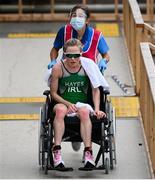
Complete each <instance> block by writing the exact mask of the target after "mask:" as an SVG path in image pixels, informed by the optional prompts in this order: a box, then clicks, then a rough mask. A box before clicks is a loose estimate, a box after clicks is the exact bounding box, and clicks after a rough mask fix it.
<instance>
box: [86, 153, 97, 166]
mask: <svg viewBox="0 0 155 180" xmlns="http://www.w3.org/2000/svg"><path fill="white" fill-rule="evenodd" d="M84 167H85V168H94V167H95V162H94V158H93V154H92V151H89V150H88V151H85V155H84Z"/></svg>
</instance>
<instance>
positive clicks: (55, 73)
mask: <svg viewBox="0 0 155 180" xmlns="http://www.w3.org/2000/svg"><path fill="white" fill-rule="evenodd" d="M61 71H62V70H61V64H60V63H58V64H56V65H55V66H53V69H52V81H51V86H50V91H51V96H52V98H53V99H54V100H55V101H56V102H58V103H62V104H65V105H66V106H67V107H68V113H72V112H76V111H77V108H76V107H75V105H74V104H72V103H70V102H69V101H66V100H65V99H63V98H62V97H61V96H60V95H58V93H57V92H58V86H59V84H58V83H59V78H60V77H61V74H62V72H61Z"/></svg>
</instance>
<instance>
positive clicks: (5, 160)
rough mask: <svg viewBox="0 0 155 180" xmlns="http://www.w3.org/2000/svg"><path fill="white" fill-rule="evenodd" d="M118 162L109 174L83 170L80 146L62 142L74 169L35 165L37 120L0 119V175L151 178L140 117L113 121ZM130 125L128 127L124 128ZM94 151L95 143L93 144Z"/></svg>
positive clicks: (18, 176)
mask: <svg viewBox="0 0 155 180" xmlns="http://www.w3.org/2000/svg"><path fill="white" fill-rule="evenodd" d="M116 127H117V131H116V153H117V165H116V167H115V168H114V170H111V171H110V172H109V174H108V175H106V174H104V171H93V172H82V171H79V170H78V168H79V167H81V166H82V164H81V159H82V150H83V148H82V147H81V149H80V151H78V152H74V151H73V150H72V148H71V145H70V143H67V142H66V143H63V145H62V149H63V158H64V161H65V163H66V165H68V166H72V167H73V168H74V171H73V172H66V173H64V172H63V173H62V172H57V171H49V173H48V175H44V173H43V172H42V171H41V170H40V168H39V166H38V121H18V122H17V121H0V179H34V178H35V179H40V178H41V179H45V178H46V179H49V178H52V179H58V178H64V179H68V178H69V179H73V178H79V179H81V178H84V179H93V178H94V179H97V178H98V179H101V178H105V179H148V178H151V176H150V172H149V166H148V161H147V156H146V150H145V145H144V139H143V134H142V130H141V126H140V123H139V120H137V119H117V121H116ZM127 129H129V131H127ZM93 148H94V155H95V154H96V152H97V150H98V146H97V145H95V144H93Z"/></svg>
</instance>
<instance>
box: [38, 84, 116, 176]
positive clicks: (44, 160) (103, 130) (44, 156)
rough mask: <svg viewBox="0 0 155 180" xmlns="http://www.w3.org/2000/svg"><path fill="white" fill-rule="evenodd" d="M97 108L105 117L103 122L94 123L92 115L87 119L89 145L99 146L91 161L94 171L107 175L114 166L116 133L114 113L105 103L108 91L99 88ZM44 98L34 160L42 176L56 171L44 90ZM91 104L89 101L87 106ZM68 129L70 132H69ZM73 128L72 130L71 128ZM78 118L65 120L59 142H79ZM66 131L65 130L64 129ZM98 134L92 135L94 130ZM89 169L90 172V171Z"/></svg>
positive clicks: (48, 103)
mask: <svg viewBox="0 0 155 180" xmlns="http://www.w3.org/2000/svg"><path fill="white" fill-rule="evenodd" d="M100 92H101V93H100V94H101V96H100V99H101V102H100V109H101V110H103V111H104V112H105V113H106V115H107V117H106V118H105V119H103V120H97V119H96V117H95V116H93V117H91V121H92V142H93V143H96V144H98V145H99V146H100V148H99V151H98V153H97V156H96V159H95V165H96V167H95V168H94V169H95V170H105V173H106V174H108V173H109V170H110V169H113V168H114V166H115V165H116V145H115V131H116V121H115V112H114V108H113V107H112V104H111V102H110V100H108V98H107V95H109V92H108V91H103V89H102V88H101V87H100ZM43 95H45V96H46V101H45V103H44V104H43V106H42V107H41V108H40V120H39V138H38V140H39V143H38V145H39V148H38V155H39V157H38V159H39V165H40V166H41V168H42V170H44V173H45V174H48V170H59V169H55V168H54V166H53V154H52V151H51V149H52V146H53V145H54V143H53V138H54V135H53V125H52V121H53V117H52V114H51V112H52V106H53V105H52V100H51V95H50V91H49V90H46V91H44V92H43ZM91 103H92V102H91V101H90V103H89V104H91ZM69 126H71V127H72V129H69ZM73 127H75V129H74V128H73ZM79 127H80V123H79V119H78V117H65V133H64V136H63V140H62V141H64V142H65V141H70V142H82V139H81V137H80V132H79ZM67 128H68V129H67ZM98 128H100V133H95V129H97V132H99V130H98ZM77 129H78V130H77ZM101 156H102V165H100V166H98V167H97V165H98V162H99V160H100V158H101ZM72 170H73V169H72V168H70V167H67V168H65V169H63V171H72ZM79 170H86V169H84V168H79ZM91 170H92V169H91Z"/></svg>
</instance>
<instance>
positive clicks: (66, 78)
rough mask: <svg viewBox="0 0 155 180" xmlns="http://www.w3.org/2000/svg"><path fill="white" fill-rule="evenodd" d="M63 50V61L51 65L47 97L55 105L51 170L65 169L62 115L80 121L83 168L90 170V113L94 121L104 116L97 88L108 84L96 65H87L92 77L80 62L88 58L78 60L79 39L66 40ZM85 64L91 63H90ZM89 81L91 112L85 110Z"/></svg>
mask: <svg viewBox="0 0 155 180" xmlns="http://www.w3.org/2000/svg"><path fill="white" fill-rule="evenodd" d="M63 50H64V54H65V59H64V60H62V61H60V62H59V63H57V64H55V65H54V67H53V68H52V80H51V86H50V91H51V97H52V99H53V100H54V101H55V102H56V105H55V106H54V108H53V111H54V113H55V117H54V121H53V128H54V146H53V148H52V151H53V162H54V167H58V168H59V167H60V168H61V167H62V168H64V167H65V164H64V162H63V160H62V157H61V141H62V137H63V134H64V131H65V123H64V118H65V116H66V115H68V116H72V115H77V116H78V117H79V119H80V134H81V138H82V140H83V143H84V147H85V149H84V167H86V168H87V167H88V168H93V167H95V163H94V159H93V153H92V142H91V133H92V123H91V120H90V113H93V115H95V116H96V117H97V119H98V120H100V119H101V118H103V117H105V116H106V114H105V113H104V112H103V111H101V110H100V109H99V108H100V91H99V86H103V84H104V85H105V86H106V87H108V85H107V84H106V83H105V80H104V77H103V76H102V74H101V73H100V71H99V69H98V66H97V65H96V64H95V63H94V62H93V61H91V62H92V63H93V64H92V66H93V69H96V73H95V74H93V72H91V69H88V67H87V65H86V64H87V63H86V64H85V63H84V62H85V61H86V62H87V59H88V58H83V57H81V54H82V44H81V42H80V41H79V40H77V39H70V40H68V41H67V42H66V43H65V45H64V48H63ZM84 64H85V66H84ZM89 64H91V63H90V60H89ZM94 67H95V68H94ZM96 67H97V68H96ZM91 75H93V78H91ZM95 76H97V79H98V81H100V84H99V85H97V84H95V83H96V82H93V80H92V79H94V77H95ZM89 82H91V87H92V97H93V104H94V110H93V111H92V108H91V107H89V108H88V104H86V103H87V91H88V84H89ZM79 102H80V103H79ZM79 104H80V106H79Z"/></svg>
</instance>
